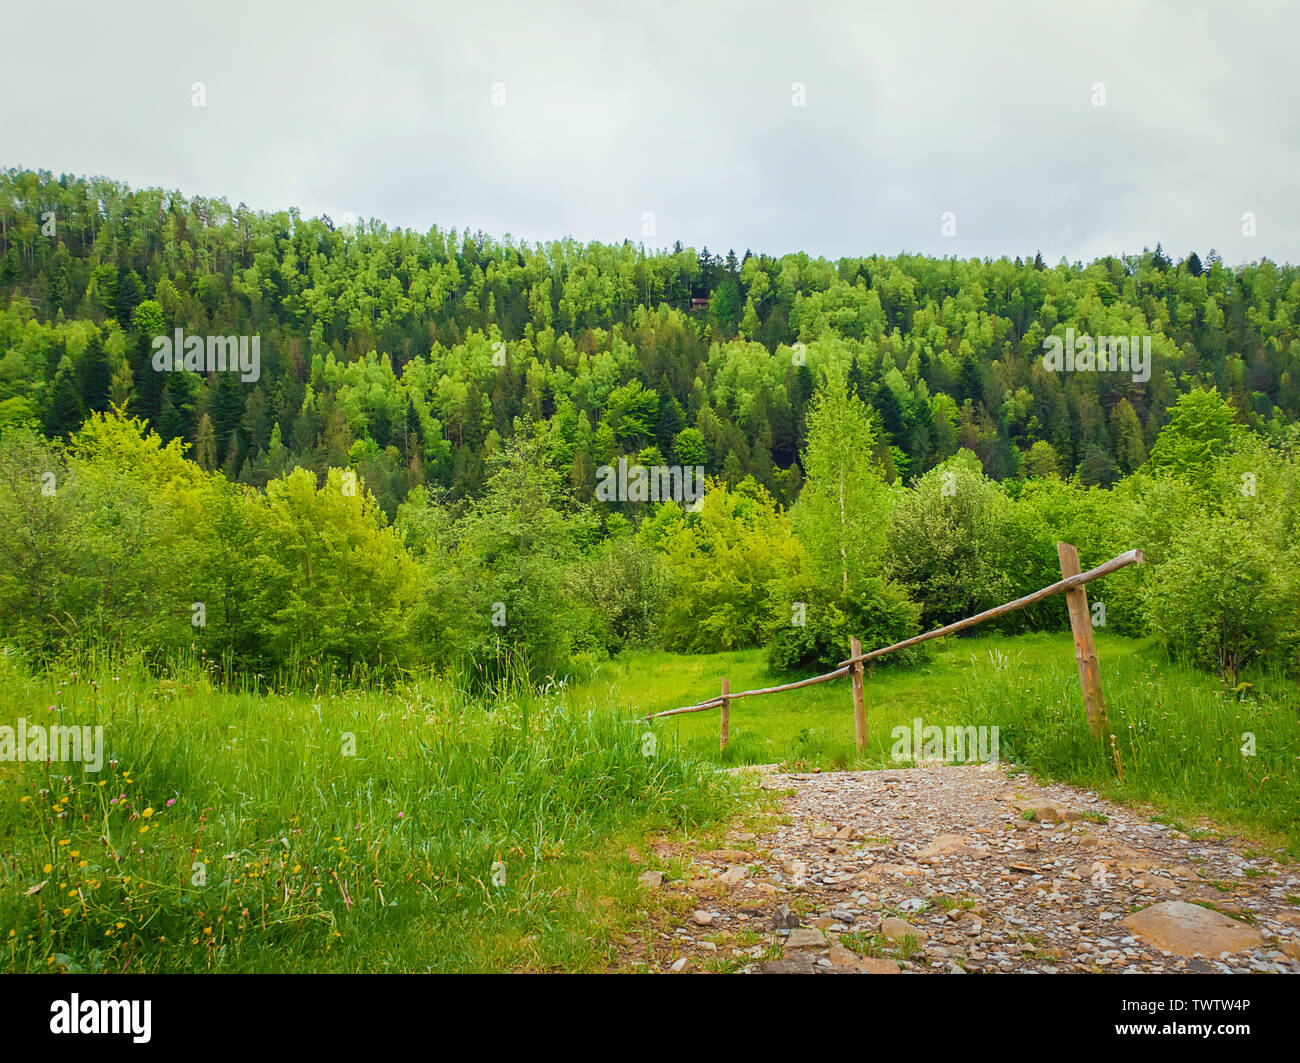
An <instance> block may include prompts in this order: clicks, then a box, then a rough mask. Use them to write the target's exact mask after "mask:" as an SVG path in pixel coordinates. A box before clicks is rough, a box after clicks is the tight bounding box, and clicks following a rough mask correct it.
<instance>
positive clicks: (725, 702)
mask: <svg viewBox="0 0 1300 1063" xmlns="http://www.w3.org/2000/svg"><path fill="white" fill-rule="evenodd" d="M730 693H731V684H730V683H728V682H727V680H726V679H725V678H724V679H723V680H722V739H721V741H720V742H719V744H718V751H719V752H725V751H726V748H727V739H728V738H730V737H731V699H730V698H729V697H727V695H728V694H730Z"/></svg>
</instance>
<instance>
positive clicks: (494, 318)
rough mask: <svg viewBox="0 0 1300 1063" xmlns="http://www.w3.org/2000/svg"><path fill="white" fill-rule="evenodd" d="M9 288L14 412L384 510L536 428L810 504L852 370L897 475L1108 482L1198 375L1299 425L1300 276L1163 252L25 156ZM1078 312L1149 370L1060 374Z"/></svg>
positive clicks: (6, 383)
mask: <svg viewBox="0 0 1300 1063" xmlns="http://www.w3.org/2000/svg"><path fill="white" fill-rule="evenodd" d="M0 304H2V305H0V425H4V424H15V423H22V422H36V423H37V424H39V425H40V426H41V427H43V429H44V430H45V432H46V433H47V434H49V435H51V436H57V435H63V434H66V433H68V432H70V431H72V430H74V429H76V428H77V427H78V425H79V424H80V423H81V422H82V420H83V418H84V417H85V416H86V415H87V413H88V412H90V411H94V410H107V409H108V408H109V406H110V404H114V405H117V406H119V407H122V408H124V409H125V410H127V411H128V412H130V413H132V414H134V415H137V416H143V417H146V418H148V419H149V420H150V421H151V422H152V423H153V424H154V425H155V427H156V428H157V429H158V431H159V432H160V434H161V435H162V436H163V437H164V439H174V438H178V437H179V438H183V439H184V440H185V441H187V442H189V443H191V444H192V445H193V448H192V450H191V452H190V453H191V456H192V457H193V458H194V459H195V460H196V461H198V462H199V463H200V464H201V465H203V466H205V467H206V468H217V469H223V470H224V471H225V472H226V474H227V476H228V477H230V478H231V479H239V480H242V481H244V482H247V483H252V484H258V485H264V484H265V483H266V482H267V481H268V479H270V478H272V477H275V476H278V475H280V474H282V473H283V472H285V471H286V470H287V469H291V468H292V467H294V466H295V465H301V466H304V467H307V468H310V469H314V470H316V471H317V472H323V470H324V469H325V468H326V467H327V466H343V465H347V464H349V463H350V464H351V465H353V466H354V467H356V468H357V469H358V470H359V471H360V472H361V473H362V474H363V476H364V478H365V482H366V484H367V486H368V487H369V489H370V490H372V491H373V492H374V493H375V495H376V497H377V499H378V500H379V502H380V504H381V505H382V506H383V507H384V508H385V509H386V510H387V511H388V512H389V513H390V515H391V514H392V513H393V512H394V510H395V509H396V506H397V504H398V503H399V502H400V501H401V500H402V498H403V497H404V496H405V494H406V491H407V490H408V488H409V487H411V486H414V485H416V484H418V483H421V482H426V483H429V484H438V485H441V486H444V487H446V488H449V489H450V490H451V492H452V493H453V496H464V495H473V494H476V493H477V492H478V490H479V488H480V487H481V486H482V484H483V480H484V473H485V458H486V456H487V455H488V454H490V453H491V452H492V451H493V450H494V449H495V448H496V447H497V446H498V444H499V442H500V440H501V439H503V438H505V437H507V436H509V435H511V434H512V433H513V432H514V425H515V421H516V418H520V417H529V418H531V420H532V421H533V422H534V424H535V425H536V426H537V427H538V428H539V429H540V431H541V435H542V437H543V439H544V440H545V442H546V446H547V447H548V450H549V453H550V456H551V459H552V461H553V463H554V465H555V467H556V468H557V470H558V471H559V472H560V473H561V475H562V476H563V477H564V478H565V479H566V480H567V482H568V483H569V484H570V485H571V486H572V487H573V489H574V491H575V494H578V495H580V496H581V497H583V498H584V499H590V498H591V497H592V491H593V488H594V485H595V482H596V470H597V468H598V467H599V466H602V465H606V464H610V463H612V462H616V461H617V459H618V457H619V456H621V455H628V456H629V458H632V459H639V460H640V461H641V462H642V463H643V464H648V465H649V464H659V463H661V462H662V463H668V464H681V465H697V464H702V465H704V466H705V467H706V469H707V471H708V473H709V475H716V476H721V477H722V478H723V479H725V480H726V481H728V482H729V483H732V484H735V483H738V482H739V481H740V480H741V479H743V478H744V476H745V475H747V474H750V475H753V476H754V478H755V479H757V480H758V481H759V482H760V483H762V484H763V485H764V486H766V487H768V488H769V489H770V490H771V491H772V492H773V494H774V495H775V496H776V497H777V498H778V499H784V500H785V501H787V502H789V501H792V500H793V498H794V497H795V495H796V494H797V493H798V489H799V486H800V484H801V482H802V471H801V470H800V468H799V460H800V452H801V446H802V442H803V433H804V431H805V411H806V409H807V406H808V403H809V400H810V398H811V396H812V394H813V392H814V390H815V388H816V385H817V384H818V382H819V381H820V380H821V379H822V378H823V377H824V376H825V373H826V369H827V367H828V366H830V365H832V364H837V365H841V366H843V367H844V368H845V369H846V370H847V373H848V379H849V380H850V382H851V384H852V386H853V387H854V389H855V390H856V391H857V393H858V394H859V395H860V396H861V397H862V398H863V399H865V400H867V401H868V402H869V403H870V405H871V406H872V407H873V408H874V410H875V411H876V413H877V415H878V417H879V427H880V428H881V430H882V432H883V435H882V440H883V441H884V442H883V443H882V449H881V455H880V456H881V457H882V459H883V460H884V462H885V467H886V471H887V474H888V475H889V476H890V477H891V478H893V477H902V478H911V477H914V476H916V475H919V474H920V473H922V472H924V471H925V470H927V469H929V468H932V467H933V466H934V465H936V464H937V463H938V462H940V461H942V460H943V459H944V458H946V457H949V456H951V455H953V454H954V453H956V452H957V451H958V450H959V449H960V448H962V447H966V448H968V449H970V450H972V451H974V452H975V453H976V454H977V455H978V456H979V457H980V459H981V460H982V461H983V463H984V467H985V470H986V472H987V473H988V474H989V475H990V476H992V477H993V478H995V479H1012V478H1018V477H1023V476H1026V475H1046V474H1049V473H1051V472H1053V471H1059V472H1060V473H1062V474H1063V475H1066V476H1070V475H1075V474H1077V476H1078V477H1079V479H1080V481H1081V482H1083V483H1085V484H1109V483H1111V482H1113V481H1114V480H1116V479H1118V478H1119V477H1120V476H1122V475H1124V474H1126V473H1129V472H1131V471H1132V470H1134V469H1136V468H1137V467H1138V466H1139V465H1141V464H1142V462H1143V461H1144V460H1145V458H1146V456H1147V452H1148V449H1149V448H1150V446H1151V444H1152V442H1153V441H1154V439H1155V437H1156V434H1157V432H1158V431H1159V429H1160V427H1161V426H1162V424H1163V423H1164V420H1165V419H1166V418H1167V416H1168V414H1167V412H1166V411H1167V409H1168V408H1169V407H1171V406H1173V405H1174V402H1175V400H1176V398H1177V396H1178V395H1179V394H1182V393H1184V392H1187V391H1189V390H1191V389H1192V388H1194V387H1197V386H1203V387H1206V388H1209V387H1210V386H1212V385H1213V386H1217V387H1218V389H1219V391H1220V393H1222V394H1223V395H1225V396H1227V397H1228V398H1229V400H1230V401H1231V403H1232V405H1233V406H1234V407H1235V408H1236V410H1237V416H1238V419H1239V420H1240V421H1241V422H1243V423H1245V424H1248V425H1250V426H1252V427H1254V428H1255V429H1257V430H1258V431H1260V432H1261V433H1263V434H1265V435H1277V434H1283V433H1285V432H1286V431H1287V426H1288V425H1290V424H1291V422H1293V421H1295V420H1296V419H1297V418H1298V417H1300V341H1298V340H1297V322H1298V320H1300V270H1297V268H1296V267H1294V266H1279V265H1276V264H1274V263H1272V262H1270V261H1267V260H1264V261H1261V262H1259V263H1257V264H1253V265H1246V266H1242V267H1239V268H1232V267H1229V266H1226V265H1224V264H1223V263H1222V262H1221V261H1220V260H1219V257H1218V256H1217V255H1216V254H1214V253H1213V252H1212V251H1211V252H1208V253H1207V254H1206V256H1205V258H1204V259H1201V258H1199V257H1198V256H1197V255H1196V254H1195V253H1192V254H1188V256H1187V257H1186V258H1185V259H1183V260H1181V261H1174V260H1173V259H1172V258H1170V257H1169V256H1168V255H1166V254H1165V253H1164V251H1163V250H1162V248H1161V247H1160V246H1159V245H1158V244H1157V246H1156V250H1155V251H1154V252H1151V251H1147V252H1144V253H1143V254H1142V255H1140V256H1138V255H1134V256H1125V257H1115V258H1105V259H1101V260H1098V261H1096V262H1093V263H1091V264H1089V265H1083V264H1079V263H1076V264H1069V263H1066V262H1061V263H1060V264H1058V265H1055V266H1049V265H1047V264H1045V263H1044V262H1043V261H1042V260H1041V258H1040V257H1039V256H1037V255H1034V256H1033V257H1027V258H1025V259H1022V258H1019V257H1017V258H1016V259H1014V260H1011V259H1006V258H1003V259H999V260H997V261H978V260H969V261H961V260H957V259H948V258H945V259H936V258H929V257H923V256H916V255H906V254H904V255H898V256H894V257H884V256H880V255H872V256H869V257H865V258H843V259H840V260H839V261H837V262H830V261H826V260H824V259H813V258H810V257H809V256H807V255H806V254H799V253H791V254H785V255H782V256H780V257H770V256H768V255H766V254H759V253H751V252H749V251H745V252H744V254H743V255H738V254H737V253H735V252H730V251H729V252H727V253H726V254H725V255H719V254H715V253H713V252H711V251H710V250H709V249H707V248H706V249H704V250H701V251H698V252H697V251H696V250H695V249H694V248H683V247H682V245H681V244H680V243H678V244H676V245H674V247H673V249H672V250H649V249H646V248H644V247H642V246H634V245H633V244H631V243H630V242H625V243H624V244H622V245H603V244H589V245H581V244H578V243H576V242H574V241H573V240H561V241H557V242H554V243H548V244H543V245H528V244H522V243H516V242H514V241H512V240H510V239H509V238H508V237H507V238H505V239H503V240H497V239H493V238H489V237H487V236H485V235H483V234H482V233H474V234H471V233H469V232H460V231H457V230H455V229H452V230H449V231H444V230H441V229H436V228H435V229H432V230H430V231H429V232H428V233H423V234H422V233H416V232H411V231H406V230H402V229H389V228H388V227H387V226H385V225H384V224H382V223H381V222H378V221H369V222H363V223H359V224H356V225H340V224H337V223H335V222H332V221H331V219H329V218H328V217H322V218H310V219H307V218H303V217H301V215H300V214H299V212H298V211H297V210H294V209H289V210H286V211H281V212H277V213H259V212H255V211H251V210H249V209H247V208H246V207H245V206H244V205H243V204H240V205H239V206H238V207H233V208H232V207H231V206H230V205H229V203H228V202H226V201H225V200H224V199H223V200H212V199H202V198H194V199H186V198H185V197H183V196H182V195H180V194H179V193H175V192H164V191H161V190H158V189H149V190H144V191H132V190H131V189H128V188H126V187H125V186H123V185H121V184H118V183H114V182H111V181H108V180H103V179H81V178H74V177H60V178H58V179H55V178H53V177H52V176H51V175H50V174H48V173H37V172H32V171H25V170H9V171H6V172H4V173H3V174H0ZM1067 328H1072V329H1073V330H1074V332H1075V333H1076V334H1084V333H1086V334H1090V335H1094V336H1112V335H1120V336H1133V337H1146V336H1149V337H1150V342H1151V349H1152V352H1153V360H1152V363H1153V364H1152V365H1151V370H1150V375H1149V379H1145V380H1142V379H1134V377H1135V376H1137V375H1140V374H1134V373H1123V372H1086V371H1076V372H1049V371H1048V370H1047V369H1045V367H1044V364H1043V354H1044V342H1043V341H1044V338H1045V337H1046V336H1049V335H1058V336H1063V335H1065V330H1066V329H1067ZM175 329H182V330H184V331H185V332H186V333H187V334H200V335H237V336H257V337H259V344H260V372H259V375H258V378H257V379H256V380H255V381H242V380H241V379H240V376H239V374H237V373H230V372H224V373H222V372H218V373H211V374H208V375H206V376H205V375H201V374H197V373H190V372H167V373H160V372H156V371H155V370H154V368H153V366H152V364H151V357H152V354H153V349H152V344H153V341H154V338H155V337H156V336H159V335H171V334H172V333H173V331H174V330H175ZM801 345H802V346H801ZM886 446H887V448H888V449H887V450H886V449H885V448H886Z"/></svg>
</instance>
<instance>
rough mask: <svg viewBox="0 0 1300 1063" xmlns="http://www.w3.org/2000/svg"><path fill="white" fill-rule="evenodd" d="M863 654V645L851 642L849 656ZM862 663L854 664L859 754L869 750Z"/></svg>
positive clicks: (854, 725)
mask: <svg viewBox="0 0 1300 1063" xmlns="http://www.w3.org/2000/svg"><path fill="white" fill-rule="evenodd" d="M861 653H862V643H861V642H860V641H858V639H856V638H855V639H853V640H852V641H850V642H849V656H850V657H857V656H860V655H861ZM862 668H863V666H862V662H861V661H855V662H854V663H853V671H852V672H851V673H850V675H851V676H852V677H853V730H854V733H855V734H856V735H857V739H858V752H859V753H861V752H862V751H863V750H865V749H866V748H867V702H866V698H865V697H864V696H863V693H862Z"/></svg>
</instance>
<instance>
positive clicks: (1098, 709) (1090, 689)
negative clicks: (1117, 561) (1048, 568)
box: [1056, 543, 1110, 739]
mask: <svg viewBox="0 0 1300 1063" xmlns="http://www.w3.org/2000/svg"><path fill="white" fill-rule="evenodd" d="M1056 553H1057V556H1058V557H1059V558H1060V559H1061V575H1062V577H1065V578H1067V579H1068V578H1069V577H1070V576H1077V575H1079V573H1080V571H1082V570H1081V569H1080V568H1079V551H1078V550H1076V549H1075V548H1074V547H1073V546H1071V545H1070V544H1069V543H1057V544H1056ZM1065 604H1066V605H1067V606H1068V607H1069V610H1070V629H1071V631H1073V633H1074V657H1075V660H1077V661H1078V662H1079V682H1080V683H1081V684H1082V685H1083V705H1084V709H1085V710H1086V711H1087V713H1088V730H1089V731H1091V732H1092V737H1093V738H1097V739H1102V738H1104V737H1105V736H1106V735H1108V734H1110V721H1109V720H1108V719H1107V718H1106V699H1105V698H1104V697H1103V696H1102V692H1101V669H1100V667H1099V666H1098V663H1097V644H1096V643H1095V642H1094V641H1093V637H1092V615H1091V614H1090V613H1089V612H1088V592H1087V591H1085V590H1084V589H1083V587H1082V586H1079V587H1072V588H1070V589H1069V590H1068V591H1066V592H1065Z"/></svg>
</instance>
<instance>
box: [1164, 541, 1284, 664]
mask: <svg viewBox="0 0 1300 1063" xmlns="http://www.w3.org/2000/svg"><path fill="white" fill-rule="evenodd" d="M1278 560H1279V559H1278V558H1277V557H1275V556H1274V554H1273V552H1272V551H1271V550H1270V549H1269V548H1268V546H1267V544H1265V543H1263V542H1261V541H1260V540H1259V539H1258V537H1257V535H1256V534H1255V531H1254V530H1253V529H1252V528H1251V526H1250V525H1249V524H1248V523H1247V522H1246V521H1244V520H1241V519H1239V518H1234V517H1225V516H1220V515H1203V516H1200V517H1198V518H1196V519H1193V520H1191V521H1189V522H1187V523H1185V524H1184V525H1183V527H1182V528H1181V529H1180V533H1179V535H1178V537H1177V538H1176V539H1175V540H1174V543H1173V547H1172V549H1171V551H1170V554H1169V557H1168V559H1167V560H1166V561H1165V563H1164V564H1162V565H1160V567H1159V568H1158V569H1157V570H1156V571H1155V572H1154V573H1153V575H1152V577H1151V580H1150V583H1149V585H1148V588H1147V616H1148V620H1149V623H1150V625H1151V630H1152V631H1153V632H1154V633H1155V634H1156V635H1158V636H1159V637H1160V639H1161V641H1162V642H1163V643H1164V644H1165V645H1166V646H1167V647H1168V648H1169V650H1170V652H1171V653H1172V654H1173V655H1174V656H1176V657H1178V658H1180V659H1182V660H1186V661H1191V662H1193V663H1195V664H1198V665H1201V666H1202V667H1209V668H1214V669H1217V670H1218V671H1219V673H1220V674H1222V675H1224V676H1231V677H1232V678H1233V681H1234V682H1235V681H1236V677H1237V673H1238V672H1240V671H1241V669H1242V668H1243V667H1244V666H1246V665H1247V664H1250V663H1252V662H1254V661H1256V660H1259V659H1260V658H1262V657H1263V656H1264V655H1266V654H1269V655H1273V654H1278V655H1279V656H1281V655H1285V654H1286V653H1287V652H1288V651H1290V652H1294V648H1295V646H1296V642H1297V638H1298V637H1300V601H1297V589H1298V588H1297V581H1296V578H1295V563H1296V561H1297V556H1296V552H1295V551H1294V550H1293V551H1292V553H1291V557H1289V558H1288V559H1287V560H1288V562H1289V563H1288V564H1285V565H1279V564H1278Z"/></svg>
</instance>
